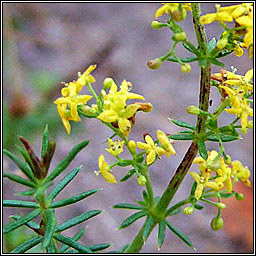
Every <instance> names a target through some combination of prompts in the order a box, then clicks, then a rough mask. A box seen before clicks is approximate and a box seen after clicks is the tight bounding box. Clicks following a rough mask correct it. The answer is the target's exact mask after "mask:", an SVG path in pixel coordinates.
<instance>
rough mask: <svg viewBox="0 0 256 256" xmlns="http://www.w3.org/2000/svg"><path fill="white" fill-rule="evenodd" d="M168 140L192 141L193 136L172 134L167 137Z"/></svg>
mask: <svg viewBox="0 0 256 256" xmlns="http://www.w3.org/2000/svg"><path fill="white" fill-rule="evenodd" d="M168 138H170V139H172V140H193V139H194V135H193V134H185V133H184V134H173V135H170V136H168Z"/></svg>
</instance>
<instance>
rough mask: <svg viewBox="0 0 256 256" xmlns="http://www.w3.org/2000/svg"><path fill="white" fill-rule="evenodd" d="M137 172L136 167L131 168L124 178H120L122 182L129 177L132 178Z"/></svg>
mask: <svg viewBox="0 0 256 256" xmlns="http://www.w3.org/2000/svg"><path fill="white" fill-rule="evenodd" d="M135 172H136V171H135V169H131V170H130V171H128V173H127V174H126V175H125V176H124V177H123V178H121V179H120V182H124V181H126V180H128V179H129V178H131V177H132V175H133V174H134V173H135Z"/></svg>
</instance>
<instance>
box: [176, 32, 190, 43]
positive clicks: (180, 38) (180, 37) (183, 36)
mask: <svg viewBox="0 0 256 256" xmlns="http://www.w3.org/2000/svg"><path fill="white" fill-rule="evenodd" d="M174 38H175V40H177V41H185V40H186V39H187V35H186V33H185V32H180V33H175V34H174Z"/></svg>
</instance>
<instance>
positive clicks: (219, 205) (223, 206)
mask: <svg viewBox="0 0 256 256" xmlns="http://www.w3.org/2000/svg"><path fill="white" fill-rule="evenodd" d="M216 206H217V207H218V208H220V209H225V208H226V205H225V204H223V203H217V204H216Z"/></svg>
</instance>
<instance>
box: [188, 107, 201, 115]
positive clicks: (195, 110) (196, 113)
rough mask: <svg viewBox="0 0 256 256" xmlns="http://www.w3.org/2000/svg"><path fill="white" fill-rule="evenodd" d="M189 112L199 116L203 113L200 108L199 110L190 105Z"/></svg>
mask: <svg viewBox="0 0 256 256" xmlns="http://www.w3.org/2000/svg"><path fill="white" fill-rule="evenodd" d="M187 112H188V113H189V114H192V115H199V114H200V113H201V110H200V108H198V107H196V106H194V105H190V106H188V107H187Z"/></svg>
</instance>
